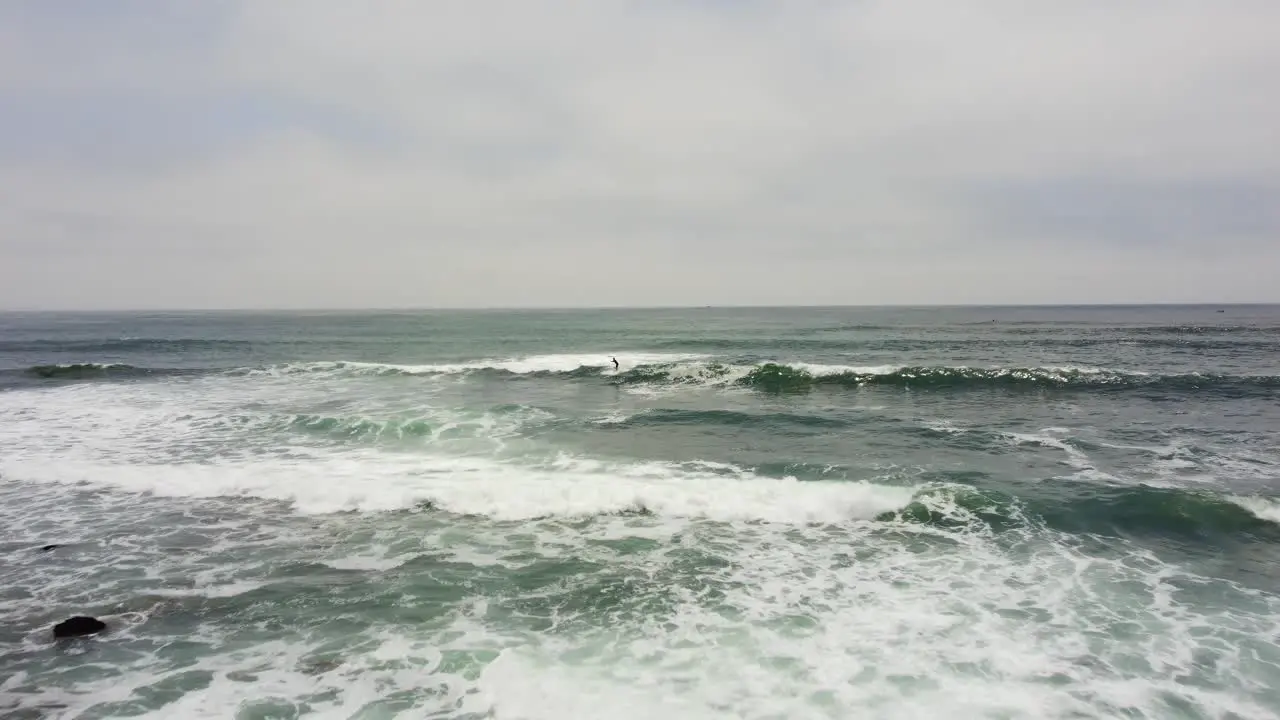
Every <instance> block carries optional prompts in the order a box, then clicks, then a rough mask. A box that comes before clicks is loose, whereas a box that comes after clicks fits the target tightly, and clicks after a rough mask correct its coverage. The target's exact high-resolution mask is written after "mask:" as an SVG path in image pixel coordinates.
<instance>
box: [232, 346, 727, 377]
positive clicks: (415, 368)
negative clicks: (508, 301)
mask: <svg viewBox="0 0 1280 720" xmlns="http://www.w3.org/2000/svg"><path fill="white" fill-rule="evenodd" d="M613 357H616V358H617V359H618V369H617V372H626V371H628V370H632V369H635V368H636V367H640V366H643V365H664V364H672V363H679V362H687V361H690V360H699V359H703V358H706V357H707V356H706V355H700V354H691V353H653V352H638V353H625V352H624V353H613V352H598V353H574V354H558V355H530V356H525V357H509V358H482V359H478V360H468V361H464V362H456V363H431V364H421V365H405V364H392V363H371V362H354V361H345V360H343V361H323V362H305V363H288V364H286V365H277V366H273V367H269V368H265V369H259V370H252V371H248V374H251V375H269V376H284V375H291V374H297V373H343V372H345V373H356V374H361V373H364V374H372V375H377V374H384V373H397V374H405V375H436V374H446V375H448V374H459V373H468V372H473V371H476V370H505V371H507V372H510V373H515V374H518V375H527V374H531V373H539V372H572V371H574V370H577V369H579V368H602V369H605V370H607V371H608V373H607V374H612V373H613V372H614V367H613V362H612V360H610V358H613Z"/></svg>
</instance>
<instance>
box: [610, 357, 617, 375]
mask: <svg viewBox="0 0 1280 720" xmlns="http://www.w3.org/2000/svg"><path fill="white" fill-rule="evenodd" d="M609 359H610V360H612V361H613V371H614V372H618V358H616V357H611V358H609Z"/></svg>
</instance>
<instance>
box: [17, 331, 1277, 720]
mask: <svg viewBox="0 0 1280 720" xmlns="http://www.w3.org/2000/svg"><path fill="white" fill-rule="evenodd" d="M611 357H616V358H617V359H618V361H619V363H620V367H619V368H618V369H617V370H615V369H614V367H613V365H612V363H611V362H610V358H611ZM0 448H2V450H0V551H2V552H0V576H2V577H3V579H4V582H3V583H2V584H0V714H4V713H8V714H9V715H8V716H12V717H23V718H25V717H32V718H38V717H47V718H107V717H153V718H179V717H180V718H202V717H209V718H285V717H316V718H384V717H385V718H390V717H405V718H420V717H432V718H606V717H607V718H623V719H625V718H653V717H663V718H668V719H671V720H674V719H676V718H709V717H715V718H721V717H723V718H844V717H859V718H863V717H865V718H915V717H920V718H926V717H927V718H935V717H939V716H946V717H956V718H960V717H963V718H1093V717H1098V718H1114V717H1129V718H1271V717H1275V716H1276V714H1277V712H1280V569H1277V568H1280V308H1278V307H1272V306H1229V307H1221V308H1218V307H1115V308H1099V307H1079V308H918V309H717V308H705V309H688V310H629V311H622V310H617V311H555V312H553V311H538V312H534V311H529V312H498V311H488V312H480V311H471V312H462V311H456V312H402V313H291V314H274V315H272V314H251V313H221V314H218V313H203V314H146V315H143V314H133V315H111V314H85V315H53V314H24V315H18V314H9V315H3V316H0ZM48 544H57V545H59V547H57V548H55V549H52V550H49V551H42V550H41V548H42V546H45V545H48ZM75 614H90V615H95V616H99V617H104V618H106V619H107V620H108V621H109V624H110V625H111V628H110V631H109V632H108V633H107V634H105V635H102V636H100V637H96V638H93V639H82V640H76V641H69V642H60V643H54V642H53V641H52V639H51V636H50V627H51V625H52V624H54V623H56V622H58V621H59V620H62V619H64V618H66V617H69V616H71V615H75Z"/></svg>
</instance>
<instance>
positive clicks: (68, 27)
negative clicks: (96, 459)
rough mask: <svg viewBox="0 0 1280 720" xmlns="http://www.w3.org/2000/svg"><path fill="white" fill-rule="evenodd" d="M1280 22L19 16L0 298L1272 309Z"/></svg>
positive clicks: (1244, 14)
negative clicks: (1278, 35) (1169, 304)
mask: <svg viewBox="0 0 1280 720" xmlns="http://www.w3.org/2000/svg"><path fill="white" fill-rule="evenodd" d="M1277 21H1280V6H1275V5H1274V3H1266V2H1260V1H1255V0H1239V1H1238V2H1232V3H1207V2H1190V1H1188V0H1172V1H1171V2H1160V3H1157V2H1154V1H1153V0H1134V2H1130V3H1124V4H1123V5H1121V6H1116V5H1115V4H1113V3H1103V2H1101V1H1100V0H1081V1H1077V2H1072V3H1066V2H1051V3H1042V4H1039V5H1035V6H1028V5H1026V4H1025V3H1017V2H1013V1H1012V0H985V1H983V2H977V3H967V4H956V3H946V2H941V0H929V1H926V0H919V1H917V2H908V3H902V2H895V3H890V2H880V1H878V0H860V1H853V0H851V1H848V2H836V1H835V0H821V1H819V2H815V3H807V4H804V5H803V6H801V5H785V4H767V3H758V2H743V3H729V2H717V1H713V0H704V1H702V2H695V3H687V2H686V3H676V2H673V1H668V0H655V1H652V2H645V3H638V2H634V1H630V0H629V1H625V2H624V1H622V0H601V1H600V2H593V3H558V2H534V1H532V0H524V1H522V2H516V1H515V0H503V1H501V2H494V3H486V4H484V6H483V7H480V6H477V5H476V4H474V3H464V2H453V1H442V2H435V3H418V2H409V1H408V0H384V2H379V3H371V4H370V3H365V4H361V3H344V2H338V1H337V0H315V1H312V2H298V1H293V0H281V1H280V2H270V3H263V2H249V1H248V0H241V1H228V2H220V3H202V4H199V5H186V4H183V5H174V6H165V7H164V8H159V7H157V6H155V5H154V4H152V3H141V2H102V3H92V4H89V3H71V4H68V3H58V4H44V3H15V4H11V5H10V6H6V7H5V8H4V9H0V253H3V256H4V257H5V259H6V262H5V263H3V267H0V305H8V306H21V307H100V306H109V307H187V306H214V307H243V306H250V307H299V306H312V307H314V306H365V307H368V306H390V305H416V306H421V305H448V306H455V305H506V306H512V305H514V306H526V305H600V304H642V305H653V304H694V305H702V304H741V303H747V304H769V303H933V302H1123V301H1180V300H1185V301H1195V300H1239V301H1248V300H1253V301H1259V300H1276V299H1277V297H1276V295H1275V290H1274V282H1273V280H1271V279H1270V278H1266V277H1263V274H1262V272H1261V270H1260V268H1263V267H1268V266H1269V267H1280V262H1278V261H1280V244H1278V243H1277V242H1276V237H1277V230H1280V217H1278V215H1277V212H1276V211H1275V210H1273V209H1272V208H1276V207H1280V202H1277V201H1280V192H1278V191H1280V156H1277V155H1276V153H1274V152H1269V151H1268V149H1269V147H1270V144H1272V143H1273V141H1272V140H1271V139H1270V135H1271V134H1272V133H1273V132H1274V130H1273V128H1274V127H1277V126H1280V90H1277V89H1275V87H1274V83H1273V82H1271V78H1273V77H1274V76H1275V74H1276V72H1277V71H1280V47H1277V46H1276V44H1275V43H1274V41H1273V39H1272V38H1271V37H1269V35H1270V34H1271V33H1270V30H1269V29H1270V28H1274V27H1276V26H1277Z"/></svg>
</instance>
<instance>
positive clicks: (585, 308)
mask: <svg viewBox="0 0 1280 720" xmlns="http://www.w3.org/2000/svg"><path fill="white" fill-rule="evenodd" d="M1276 305H1280V301H1247V302H1240V301H1232V302H1206V301H1200V302H1188V301H1157V302H1094V303H1090V302H1084V303H924V304H917V303H878V304H870V303H862V304H807V303H798V304H783V305H769V304H764V305H760V304H723V305H716V304H708V305H576V306H575V305H525V306H503V305H470V306H468V305H437V306H431V305H401V306H381V307H380V306H366V307H356V306H348V307H325V306H320V305H317V306H293V307H279V306H277V307H270V306H261V307H197V306H187V307H181V306H178V307H151V308H142V307H120V308H0V314H6V315H8V314H33V315H34V314H44V315H53V314H59V313H74V314H86V315H87V314H113V313H117V314H135V313H137V314H140V313H175V314H181V313H228V314H230V313H382V312H396V313H403V312H565V311H579V312H591V311H602V310H613V311H619V310H840V309H862V310H875V309H899V310H902V309H920V310H932V309H964V308H983V309H986V308H1006V309H1012V308H1139V307H1269V306H1276Z"/></svg>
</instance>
